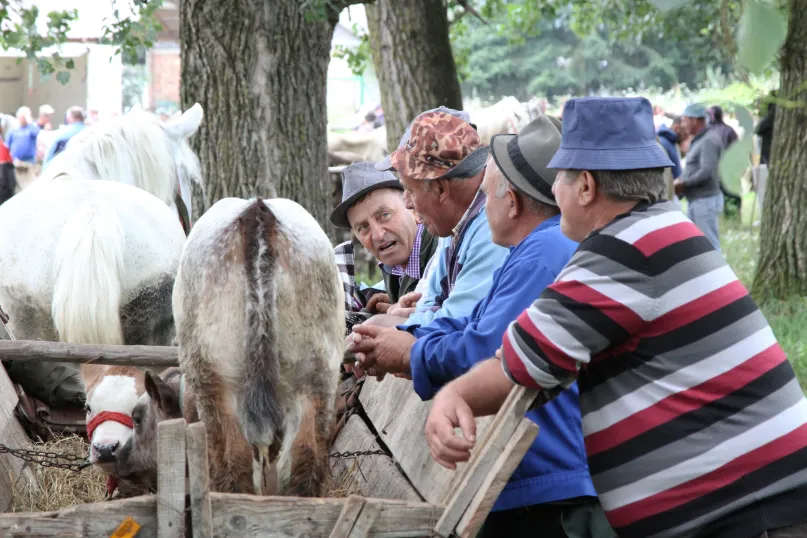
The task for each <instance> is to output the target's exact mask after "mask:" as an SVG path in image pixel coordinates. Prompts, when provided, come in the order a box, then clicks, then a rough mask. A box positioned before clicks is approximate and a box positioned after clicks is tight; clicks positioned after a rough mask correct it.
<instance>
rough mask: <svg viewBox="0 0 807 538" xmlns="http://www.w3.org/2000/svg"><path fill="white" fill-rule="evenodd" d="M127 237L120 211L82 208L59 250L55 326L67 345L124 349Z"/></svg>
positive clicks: (70, 222)
mask: <svg viewBox="0 0 807 538" xmlns="http://www.w3.org/2000/svg"><path fill="white" fill-rule="evenodd" d="M125 246H126V236H125V234H124V231H123V225H122V223H121V221H120V219H119V218H118V216H117V214H116V213H115V210H114V209H113V208H112V207H110V206H109V205H108V204H106V203H103V202H90V203H87V204H85V205H83V206H82V207H81V208H80V209H79V210H78V211H77V212H76V214H75V215H73V216H71V217H70V218H69V219H68V220H67V223H66V224H65V226H64V228H63V229H62V234H61V236H60V237H59V242H58V243H57V244H56V252H55V257H54V265H53V271H54V286H53V302H52V305H51V308H52V311H51V313H52V316H53V323H54V326H55V328H56V331H57V332H58V334H59V340H60V341H62V342H71V343H78V344H122V343H123V333H122V330H121V321H120V303H121V295H122V292H123V290H122V288H123V285H122V283H121V275H122V273H123V256H124V250H125Z"/></svg>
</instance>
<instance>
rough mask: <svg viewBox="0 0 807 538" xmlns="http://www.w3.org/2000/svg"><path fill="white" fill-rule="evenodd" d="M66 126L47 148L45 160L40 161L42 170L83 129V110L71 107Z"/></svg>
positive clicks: (68, 111)
mask: <svg viewBox="0 0 807 538" xmlns="http://www.w3.org/2000/svg"><path fill="white" fill-rule="evenodd" d="M66 118H67V126H66V127H65V128H64V129H62V130H61V132H60V133H59V134H58V135H56V138H54V139H53V143H52V144H51V145H50V147H49V148H48V151H47V153H46V154H45V158H44V159H43V160H42V168H43V169H44V168H45V167H46V166H47V165H48V164H49V163H50V161H52V160H53V158H54V157H55V156H56V155H58V154H59V153H61V152H62V151H64V148H65V146H67V142H68V141H69V140H70V139H71V138H73V137H74V136H76V135H77V134H78V133H79V132H80V131H81V130H82V129H84V127H85V126H84V109H82V108H81V107H80V106H71V107H70V108H68V109H67V114H66Z"/></svg>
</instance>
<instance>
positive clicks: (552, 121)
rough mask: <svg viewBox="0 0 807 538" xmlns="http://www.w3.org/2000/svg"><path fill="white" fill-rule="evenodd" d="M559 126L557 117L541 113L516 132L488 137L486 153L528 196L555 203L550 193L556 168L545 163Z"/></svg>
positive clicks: (557, 144) (555, 148)
mask: <svg viewBox="0 0 807 538" xmlns="http://www.w3.org/2000/svg"><path fill="white" fill-rule="evenodd" d="M561 127H562V124H561V122H560V120H559V119H557V118H555V117H554V116H549V115H547V114H543V115H541V116H539V117H538V118H536V119H534V120H532V121H531V122H530V123H529V124H528V125H527V126H526V127H524V128H523V129H522V130H521V132H519V133H518V134H517V135H514V134H500V135H495V136H493V137H492V138H491V139H490V153H491V154H492V155H493V160H494V161H495V162H496V166H498V167H499V170H501V171H502V174H503V175H504V177H505V178H507V181H509V182H510V183H511V184H512V185H513V186H514V187H515V188H516V189H518V190H519V191H520V192H522V193H524V194H525V195H527V196H529V197H530V198H533V199H535V200H538V201H539V202H543V203H545V204H549V205H553V206H557V205H558V204H557V202H556V201H555V195H553V194H552V184H553V183H554V182H555V176H556V175H557V171H556V170H552V169H549V168H547V165H548V164H549V161H550V160H551V159H552V157H553V156H554V155H555V152H556V151H558V148H559V147H560V140H561Z"/></svg>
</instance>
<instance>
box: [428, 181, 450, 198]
mask: <svg viewBox="0 0 807 538" xmlns="http://www.w3.org/2000/svg"><path fill="white" fill-rule="evenodd" d="M449 181H451V180H450V179H442V178H441V179H433V180H432V181H431V188H432V189H436V190H437V198H438V200H440V203H441V204H442V203H443V202H445V201H446V200H448V197H449V186H448V183H449Z"/></svg>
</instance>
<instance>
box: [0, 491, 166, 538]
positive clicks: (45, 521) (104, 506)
mask: <svg viewBox="0 0 807 538" xmlns="http://www.w3.org/2000/svg"><path fill="white" fill-rule="evenodd" d="M129 516H131V517H132V518H133V519H134V520H135V521H136V522H137V524H138V525H140V526H141V528H140V530H139V531H138V533H137V538H157V497H156V496H154V495H144V496H141V497H132V498H130V499H122V500H118V501H108V502H102V503H92V504H79V505H77V506H73V507H71V508H66V509H64V510H61V511H59V512H22V513H16V514H0V536H5V537H8V538H11V537H20V538H21V537H25V538H32V537H40V536H60V537H61V536H65V537H73V536H76V537H86V538H109V536H111V535H112V533H113V532H115V529H117V528H118V525H120V524H121V523H122V522H123V520H124V519H126V518H127V517H129Z"/></svg>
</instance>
